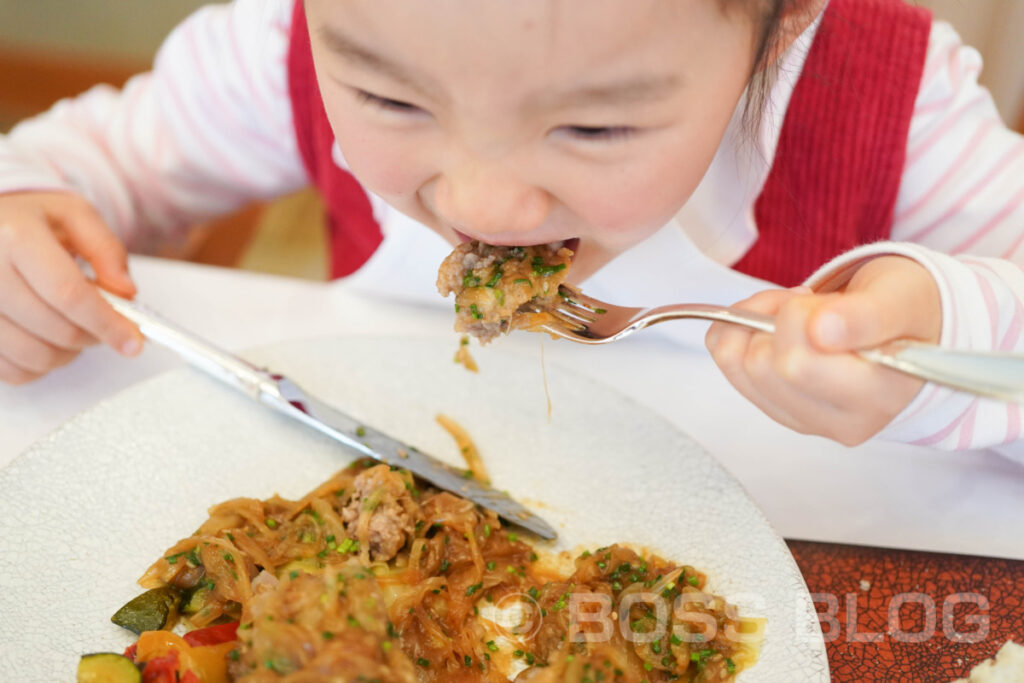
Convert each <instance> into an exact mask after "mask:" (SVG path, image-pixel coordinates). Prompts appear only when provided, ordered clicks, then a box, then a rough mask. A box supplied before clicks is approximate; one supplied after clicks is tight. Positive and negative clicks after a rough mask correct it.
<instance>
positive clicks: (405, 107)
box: [356, 90, 423, 113]
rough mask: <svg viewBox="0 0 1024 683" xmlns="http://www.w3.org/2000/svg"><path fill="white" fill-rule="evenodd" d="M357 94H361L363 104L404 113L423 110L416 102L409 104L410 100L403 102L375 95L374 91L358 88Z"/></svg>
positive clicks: (360, 99) (360, 98)
mask: <svg viewBox="0 0 1024 683" xmlns="http://www.w3.org/2000/svg"><path fill="white" fill-rule="evenodd" d="M356 94H357V95H358V96H359V101H360V102H362V103H363V104H368V105H371V106H374V107H377V108H379V109H386V110H388V111H395V112H402V113H414V112H420V111H423V110H422V109H420V108H419V107H417V106H416V105H415V104H409V103H408V102H403V101H401V100H392V99H390V98H388V97H381V96H380V95H374V94H373V93H371V92H366V91H365V90H357V91H356Z"/></svg>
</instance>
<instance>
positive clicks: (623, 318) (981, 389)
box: [532, 284, 1024, 403]
mask: <svg viewBox="0 0 1024 683" xmlns="http://www.w3.org/2000/svg"><path fill="white" fill-rule="evenodd" d="M558 294H559V297H558V300H557V301H556V302H554V303H551V304H546V305H534V307H533V309H532V311H533V312H535V313H547V314H549V316H550V317H548V318H547V320H546V321H545V322H543V323H540V324H539V325H538V327H537V329H540V330H543V331H545V332H548V333H549V334H551V335H554V336H557V337H563V338H565V339H568V340H570V341H574V342H579V343H582V344H607V343H609V342H613V341H617V340H619V339H622V338H624V337H628V336H629V335H631V334H633V333H634V332H636V331H637V330H642V329H643V328H645V327H649V326H650V325H655V324H657V323H661V322H665V321H666V320H680V319H684V318H696V319H702V320H715V321H720V322H726V323H731V324H734V325H743V326H744V327H749V328H752V329H755V330H759V331H761V332H767V333H769V334H772V333H774V332H775V319H774V318H772V317H771V316H767V315H762V314H760V313H753V312H751V311H744V310H741V309H739V308H734V307H729V306H713V305H709V304H673V305H669V306H658V307H656V308H630V307H627V306H616V305H613V304H609V303H606V302H604V301H599V300H597V299H594V298H592V297H589V296H586V295H585V294H583V293H582V292H580V291H579V290H578V289H576V288H575V287H572V286H570V285H565V284H563V285H559V288H558ZM857 353H858V354H859V355H860V356H861V357H862V358H864V359H865V360H868V361H871V362H873V363H878V364H880V365H884V366H886V367H888V368H892V369H893V370H897V371H899V372H902V373H904V374H907V375H911V376H912V377H917V378H919V379H924V380H928V381H930V382H935V383H937V384H942V385H945V386H948V387H951V388H953V389H958V390H960V391H966V392H968V393H971V394H976V395H978V396H985V397H988V398H995V399H998V400H1001V401H1008V402H1012V403H1021V402H1024V354H1015V353H998V352H986V351H960V350H956V349H949V348H944V347H940V346H936V345H934V344H925V343H922V342H917V341H913V340H909V339H904V340H897V341H894V342H891V343H889V344H886V345H885V346H884V347H880V348H873V349H861V350H859V351H858V352H857Z"/></svg>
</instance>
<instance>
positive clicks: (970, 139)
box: [815, 23, 1024, 463]
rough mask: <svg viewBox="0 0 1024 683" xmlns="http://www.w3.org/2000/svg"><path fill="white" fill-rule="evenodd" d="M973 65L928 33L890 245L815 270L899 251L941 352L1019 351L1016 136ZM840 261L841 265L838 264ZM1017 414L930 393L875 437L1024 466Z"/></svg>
mask: <svg viewBox="0 0 1024 683" xmlns="http://www.w3.org/2000/svg"><path fill="white" fill-rule="evenodd" d="M980 71H981V58H980V57H979V55H978V53H977V52H976V51H975V50H973V49H971V48H969V47H966V46H964V45H962V44H961V42H960V38H959V36H958V35H957V34H956V32H955V31H954V30H953V29H952V28H951V27H950V26H948V25H947V24H942V23H936V24H935V25H934V26H933V28H932V33H931V38H930V43H929V50H928V57H927V61H926V64H925V69H924V76H923V77H922V81H921V87H920V92H919V93H918V97H917V101H916V106H915V110H914V116H913V119H912V121H911V128H910V135H909V139H908V142H907V159H906V165H905V168H904V174H903V179H902V183H901V186H900V191H899V195H898V197H897V203H896V209H895V212H894V218H893V226H892V239H893V242H887V243H882V244H876V245H869V246H867V247H864V248H862V249H860V250H855V252H851V254H848V255H844V256H843V257H840V258H839V259H837V260H836V261H835V262H833V263H832V264H829V265H828V266H826V267H825V268H824V269H822V271H819V274H817V275H816V276H815V277H817V278H819V279H821V280H822V281H826V280H828V278H829V277H830V276H829V275H828V272H829V271H830V269H831V270H832V271H834V270H835V269H836V268H843V267H847V266H848V264H851V263H854V262H856V263H861V262H863V260H864V259H865V258H870V257H871V256H872V255H880V254H886V253H899V254H902V255H904V256H907V257H909V258H913V259H915V260H917V261H918V262H919V263H921V264H922V265H924V266H925V267H926V268H928V269H929V271H930V272H931V273H932V275H933V277H934V278H935V280H936V282H937V284H938V285H939V291H940V296H941V297H942V311H943V321H942V322H943V326H942V330H943V331H942V340H941V343H942V344H943V345H945V346H950V347H955V348H963V349H976V350H993V351H1014V352H1020V353H1024V334H1022V328H1024V271H1022V269H1021V265H1022V264H1024V253H1022V252H1024V250H1022V248H1021V242H1022V240H1024V139H1022V138H1021V136H1020V135H1018V134H1016V133H1014V132H1013V131H1010V130H1008V129H1007V128H1006V126H1005V125H1004V124H1003V122H1002V121H1001V120H1000V118H999V115H998V113H997V112H996V109H995V106H994V104H993V103H992V98H991V97H990V96H989V94H988V92H987V91H986V90H985V89H984V88H982V87H981V86H980V85H978V82H977V77H978V74H979V73H980ZM844 264H847V266H844ZM1021 437H1022V435H1021V424H1020V410H1019V407H1018V406H1015V405H1008V404H1005V403H1000V402H998V401H994V400H989V399H980V400H979V399H975V398H973V397H971V396H968V395H965V394H962V393H959V392H953V391H950V390H948V389H944V388H941V387H935V386H927V387H926V388H925V389H924V390H922V392H921V393H920V395H919V396H918V397H917V398H916V399H915V400H914V401H913V402H912V403H911V404H910V405H909V406H907V407H906V409H905V410H904V411H903V412H902V413H901V414H900V415H899V416H897V417H896V419H894V420H893V422H892V423H891V424H890V425H889V426H888V427H887V428H886V429H885V430H883V432H882V433H881V434H880V435H879V438H883V439H891V440H895V441H902V442H905V443H916V444H919V445H922V446H928V447H933V448H942V449H958V450H963V449H975V448H997V449H998V450H1000V452H1002V453H1004V454H1006V455H1008V456H1010V457H1012V458H1014V459H1016V460H1019V461H1020V462H1021V463H1024V441H1022V440H1021Z"/></svg>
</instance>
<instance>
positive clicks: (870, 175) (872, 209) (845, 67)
mask: <svg viewBox="0 0 1024 683" xmlns="http://www.w3.org/2000/svg"><path fill="white" fill-rule="evenodd" d="M930 27H931V15H930V13H929V12H928V11H927V10H924V9H921V8H916V7H911V6H909V5H905V4H903V3H902V2H901V1H900V0H830V2H829V5H828V9H827V10H826V11H825V14H824V16H823V17H822V21H821V25H820V27H819V28H818V33H817V35H816V36H815V39H814V43H813V45H812V47H811V50H810V52H809V54H808V56H807V61H806V63H805V65H804V69H803V72H802V73H801V76H800V79H799V80H798V81H797V84H796V88H795V89H794V91H793V95H792V98H791V99H790V102H789V106H788V107H787V109H786V116H785V119H784V122H783V125H782V131H781V134H780V137H779V143H778V147H777V149H776V152H775V159H774V162H773V164H772V168H771V171H770V173H769V175H768V179H767V181H766V182H765V186H764V188H763V189H762V191H761V194H760V196H759V197H758V199H757V202H756V203H755V206H754V216H755V220H756V223H757V229H758V239H757V241H756V242H755V244H754V246H753V247H752V248H751V249H750V251H748V252H747V254H746V255H744V256H743V258H742V259H740V261H739V262H738V263H736V264H735V265H734V266H733V267H734V268H735V269H737V270H739V271H741V272H744V273H747V274H749V275H753V276H756V277H759V278H763V279H765V280H769V281H772V282H776V283H778V284H780V285H783V286H791V285H795V284H798V283H800V282H801V281H803V280H804V279H805V278H806V277H807V276H808V275H809V274H810V273H811V272H813V271H814V269H815V268H817V267H818V266H820V265H821V264H822V263H824V262H826V261H828V260H829V259H831V258H832V257H834V256H836V255H838V254H840V253H842V252H844V251H847V250H849V249H851V248H853V247H855V246H857V245H860V244H865V243H868V242H872V241H876V240H880V239H885V238H886V237H888V235H889V230H890V226H891V223H892V214H893V206H894V204H895V202H896V193H897V190H898V189H899V185H900V177H901V174H902V170H903V162H904V158H905V156H906V146H907V133H908V131H909V128H910V118H911V115H912V114H913V108H914V100H915V98H916V96H917V91H918V88H919V85H920V80H921V72H922V70H923V68H924V58H925V53H926V51H927V47H928V35H929V31H930ZM288 89H289V94H290V96H291V103H292V111H293V114H294V120H295V131H296V135H297V137H298V144H299V151H300V153H301V154H302V160H303V163H304V164H305V167H306V170H307V171H308V172H309V175H310V178H311V179H312V181H313V184H314V185H315V186H316V187H317V188H318V189H319V191H320V193H321V195H322V196H323V198H324V201H325V203H326V205H327V219H328V229H329V231H330V258H331V271H330V272H331V276H332V277H341V276H344V275H348V274H350V273H352V272H354V271H356V270H357V269H358V268H359V267H360V266H361V265H362V264H363V263H365V262H366V260H367V259H369V258H370V256H371V255H372V254H373V252H374V251H375V250H376V249H377V247H378V246H379V245H380V242H381V239H382V236H381V232H380V228H379V226H378V225H377V224H376V222H375V221H374V219H373V215H372V212H371V209H370V203H369V200H368V199H367V196H366V193H365V192H364V191H363V190H362V188H361V187H360V185H359V183H358V182H357V181H356V180H355V178H353V177H352V175H351V174H350V173H348V172H347V171H344V170H342V169H341V168H339V167H338V166H337V164H335V163H334V160H333V157H332V154H331V151H332V147H333V145H334V134H333V132H332V131H331V126H330V123H329V122H328V120H327V113H326V112H325V110H324V105H323V99H322V98H321V96H320V89H319V86H318V85H317V82H316V74H315V73H314V70H313V56H312V52H311V50H310V45H309V30H308V27H307V25H306V16H305V12H304V10H303V5H302V0H296V3H295V13H294V16H293V20H292V32H291V43H290V46H289V50H288Z"/></svg>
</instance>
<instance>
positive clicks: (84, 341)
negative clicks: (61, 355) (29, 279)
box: [0, 264, 98, 351]
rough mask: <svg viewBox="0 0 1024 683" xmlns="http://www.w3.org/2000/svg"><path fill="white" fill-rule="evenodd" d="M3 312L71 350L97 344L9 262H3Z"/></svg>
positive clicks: (0, 275) (0, 301)
mask: <svg viewBox="0 0 1024 683" xmlns="http://www.w3.org/2000/svg"><path fill="white" fill-rule="evenodd" d="M0 292H3V293H4V296H3V297H0V315H2V316H4V317H6V318H7V319H8V320H10V321H12V322H14V323H16V324H18V325H20V326H21V327H22V328H24V329H25V331H27V332H29V333H31V334H34V335H35V336H37V337H39V338H40V339H42V340H44V341H46V342H48V343H50V344H53V345H54V346H56V347H58V348H62V349H67V350H69V351H73V350H80V349H83V348H85V347H86V346H90V345H92V344H95V343H97V341H98V340H97V339H96V337H94V336H92V335H91V334H89V333H87V332H86V331H85V330H83V329H81V328H80V327H78V326H76V325H74V324H73V323H72V322H71V321H69V320H68V319H67V318H65V317H64V316H62V315H61V314H59V313H58V312H57V311H55V310H54V309H53V308H51V307H50V305H49V304H47V303H46V302H45V301H43V300H42V299H40V298H39V296H38V295H37V294H36V293H35V292H34V291H32V289H31V288H30V287H29V286H28V285H27V284H26V283H25V281H24V280H23V279H22V277H21V275H19V274H18V273H17V272H15V271H14V269H13V268H10V267H9V266H7V265H6V264H4V265H0Z"/></svg>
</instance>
